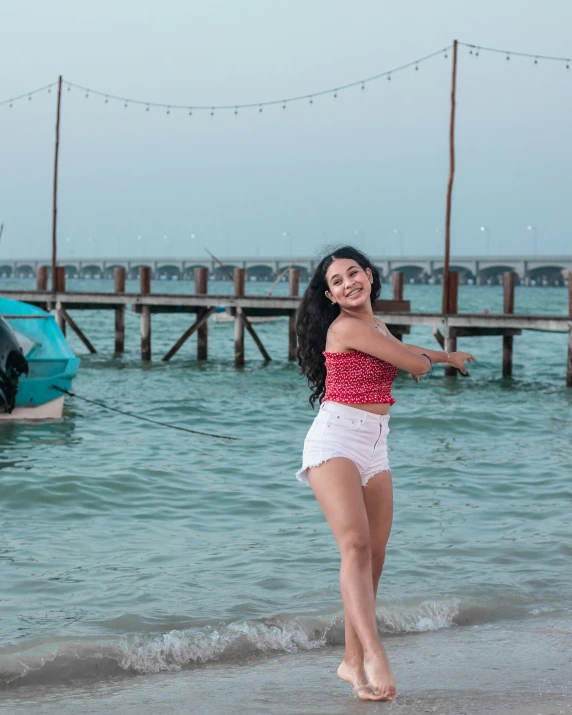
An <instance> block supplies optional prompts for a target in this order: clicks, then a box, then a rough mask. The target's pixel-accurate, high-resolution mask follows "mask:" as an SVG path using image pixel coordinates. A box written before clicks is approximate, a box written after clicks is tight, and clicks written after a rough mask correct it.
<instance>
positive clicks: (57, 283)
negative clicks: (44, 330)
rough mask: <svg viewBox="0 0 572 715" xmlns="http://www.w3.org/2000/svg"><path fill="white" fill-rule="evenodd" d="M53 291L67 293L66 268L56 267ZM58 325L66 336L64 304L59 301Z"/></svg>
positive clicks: (57, 309) (57, 308)
mask: <svg viewBox="0 0 572 715" xmlns="http://www.w3.org/2000/svg"><path fill="white" fill-rule="evenodd" d="M52 286H53V290H54V291H55V292H56V293H65V292H66V269H65V266H56V272H55V275H54V277H53V278H52ZM56 323H57V324H58V325H59V327H60V330H61V331H62V333H63V334H64V335H65V334H66V321H65V319H64V313H63V310H62V304H61V302H60V301H59V300H58V301H56Z"/></svg>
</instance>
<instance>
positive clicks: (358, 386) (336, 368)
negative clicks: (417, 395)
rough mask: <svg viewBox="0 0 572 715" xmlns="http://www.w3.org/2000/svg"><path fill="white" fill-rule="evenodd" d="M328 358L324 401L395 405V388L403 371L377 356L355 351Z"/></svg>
mask: <svg viewBox="0 0 572 715" xmlns="http://www.w3.org/2000/svg"><path fill="white" fill-rule="evenodd" d="M323 354H324V355H325V357H326V394H325V395H324V398H323V402H325V401H326V400H331V401H332V402H348V403H350V404H351V403H354V404H360V403H361V404H366V403H368V402H383V403H389V404H390V405H393V403H394V402H395V400H394V399H393V397H392V396H391V385H392V383H393V381H394V380H395V377H396V375H397V373H398V372H399V368H398V367H395V365H392V364H391V363H389V362H385V360H380V359H379V358H376V357H374V356H373V355H368V354H367V353H362V352H361V351H360V350H352V351H351V352H348V353H328V352H326V351H325V350H324V352H323Z"/></svg>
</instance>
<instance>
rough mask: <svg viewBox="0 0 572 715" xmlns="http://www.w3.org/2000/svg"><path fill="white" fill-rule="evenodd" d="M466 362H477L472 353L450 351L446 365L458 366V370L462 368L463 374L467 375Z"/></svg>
mask: <svg viewBox="0 0 572 715" xmlns="http://www.w3.org/2000/svg"><path fill="white" fill-rule="evenodd" d="M466 362H467V363H469V362H475V357H474V356H473V355H471V353H463V352H460V351H459V352H456V353H449V361H448V362H446V363H445V365H451V366H452V367H456V368H457V370H460V371H461V372H462V373H463V375H466V374H467V369H466V368H465V363H466Z"/></svg>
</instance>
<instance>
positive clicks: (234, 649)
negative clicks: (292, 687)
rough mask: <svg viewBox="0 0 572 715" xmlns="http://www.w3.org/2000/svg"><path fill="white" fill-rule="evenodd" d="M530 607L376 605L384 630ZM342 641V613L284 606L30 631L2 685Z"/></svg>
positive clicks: (9, 651)
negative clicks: (255, 615) (169, 623)
mask: <svg viewBox="0 0 572 715" xmlns="http://www.w3.org/2000/svg"><path fill="white" fill-rule="evenodd" d="M523 613H526V610H525V609H524V608H522V607H520V606H516V605H515V604H513V605H512V608H511V613H509V612H508V611H507V608H506V606H503V607H502V608H496V609H495V608H493V607H484V606H479V605H476V604H470V603H465V604H463V603H462V602H461V600H460V599H458V598H450V599H440V600H428V599H426V600H419V601H416V602H409V603H406V602H400V603H390V604H385V605H383V606H380V607H379V608H378V614H377V622H378V627H379V630H380V632H381V633H386V634H405V633H421V632H426V631H435V630H440V629H443V628H452V627H455V626H465V625H477V624H480V623H486V622H491V621H494V620H497V619H498V618H501V617H502V618H506V617H507V616H509V617H510V615H512V617H517V616H518V615H522V614H523ZM343 642H344V622H343V617H342V616H341V615H327V616H324V615H317V616H297V615H295V614H283V615H277V616H272V617H269V618H264V619H257V620H254V619H253V620H243V621H234V622H230V623H221V624H218V625H207V626H200V627H190V628H184V629H171V630H165V632H163V633H159V634H158V633H131V634H126V635H116V636H103V637H97V636H90V637H76V638H73V639H70V638H63V637H54V638H52V639H46V638H42V639H27V640H26V642H25V643H24V642H19V643H18V644H14V643H12V644H7V645H4V646H3V647H2V648H1V649H0V686H4V687H5V686H10V687H14V686H16V685H21V684H36V683H44V684H46V683H61V682H68V681H73V680H75V679H78V678H96V679H99V678H107V677H113V676H118V675H136V674H145V673H158V672H161V671H176V670H180V669H182V668H185V667H191V666H193V665H196V664H200V663H208V662H214V661H219V660H225V659H226V660H231V659H242V658H246V657H251V656H255V655H256V654H262V653H273V652H274V653H295V652H297V651H304V650H311V649H313V648H322V647H324V646H328V645H340V644H342V643H343Z"/></svg>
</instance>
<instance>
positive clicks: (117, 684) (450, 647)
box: [0, 621, 572, 715]
mask: <svg viewBox="0 0 572 715" xmlns="http://www.w3.org/2000/svg"><path fill="white" fill-rule="evenodd" d="M568 626H569V624H568ZM508 644H510V650H509V652H507V645H508ZM386 646H387V649H388V652H389V654H390V657H391V659H392V663H393V667H394V670H395V673H396V676H397V679H398V682H399V683H401V688H400V692H399V696H398V698H397V700H396V701H395V702H393V703H363V702H361V701H360V700H358V699H357V698H356V697H355V696H353V695H352V692H351V687H350V686H349V685H347V684H346V683H343V682H342V681H340V680H339V679H338V678H336V676H335V671H336V668H337V666H338V664H339V662H340V660H341V658H342V654H343V651H342V647H341V646H332V647H330V648H323V649H319V650H312V651H306V652H298V653H289V654H274V655H264V656H256V657H250V658H246V659H234V660H229V661H228V662H224V663H218V664H204V665H200V666H195V667H194V668H189V669H185V670H182V671H180V672H176V673H159V674H155V675H153V676H151V677H147V678H145V677H141V676H132V677H130V678H128V679H125V678H112V679H110V680H109V681H105V682H101V681H100V682H93V681H92V682H87V683H83V684H82V683H76V684H73V685H72V684H66V685H65V686H52V687H47V688H46V687H45V686H26V687H22V688H18V689H16V690H14V691H12V692H5V693H4V697H3V699H2V702H1V703H0V711H6V712H10V713H28V712H29V713H37V714H38V715H40V714H42V715H55V714H56V713H61V715H72V713H77V712H81V713H85V714H86V715H88V714H89V715H91V714H93V715H102V714H103V713H108V712H115V713H118V715H136V714H137V713H142V712H146V713H147V712H148V713H156V714H157V715H168V714H169V713H171V714H173V715H179V713H181V714H182V713H188V712H192V713H198V714H200V715H215V714H217V713H236V714H237V715H239V714H240V715H243V714H244V715H246V714H247V713H276V714H277V715H314V714H315V715H318V714H319V713H326V714H327V715H342V714H347V715H351V714H352V713H363V712H375V713H384V712H388V713H389V712H390V713H398V714H399V715H417V713H443V714H444V715H449V714H450V715H465V714H466V715H485V714H488V713H498V714H499V715H502V714H504V713H507V714H508V713H515V714H518V715H529V714H530V715H539V714H541V715H559V714H560V713H570V712H572V691H571V690H570V665H571V657H572V648H571V632H570V629H569V627H568V628H567V629H562V628H559V627H555V626H554V625H553V624H551V622H550V621H545V622H544V623H542V622H540V623H538V624H536V625H535V626H534V627H531V628H530V630H528V631H526V632H525V631H523V630H520V629H519V628H518V627H514V626H511V625H509V626H507V625H502V626H496V627H494V628H488V629H486V631H483V630H482V629H478V628H466V629H457V630H456V631H455V632H454V633H453V634H451V633H447V634H445V633H443V632H442V631H437V632H431V633H425V634H422V635H414V636H401V637H392V638H389V639H387V641H386Z"/></svg>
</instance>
